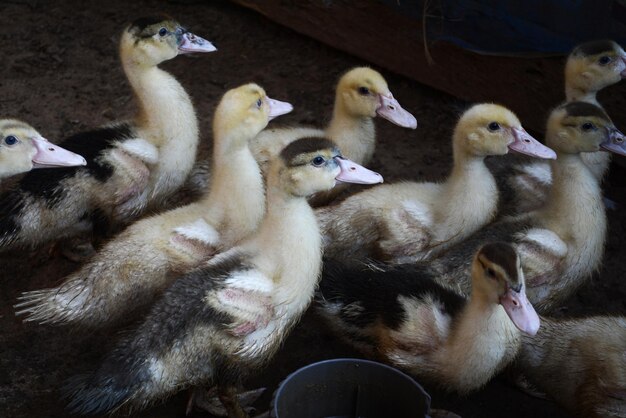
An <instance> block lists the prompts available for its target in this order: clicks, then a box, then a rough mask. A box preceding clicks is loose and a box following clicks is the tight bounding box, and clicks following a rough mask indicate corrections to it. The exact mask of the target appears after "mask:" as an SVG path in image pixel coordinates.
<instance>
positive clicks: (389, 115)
mask: <svg viewBox="0 0 626 418" xmlns="http://www.w3.org/2000/svg"><path fill="white" fill-rule="evenodd" d="M378 99H379V101H380V105H379V106H378V109H376V114H377V115H378V116H381V117H383V118H385V119H387V120H388V121H390V122H393V123H395V124H396V125H398V126H402V127H403V128H411V129H415V128H417V119H415V116H413V115H412V114H410V113H409V112H407V111H406V110H404V109H403V108H402V106H400V103H398V101H397V100H396V99H394V98H393V95H392V94H391V93H389V96H385V95H382V94H379V95H378Z"/></svg>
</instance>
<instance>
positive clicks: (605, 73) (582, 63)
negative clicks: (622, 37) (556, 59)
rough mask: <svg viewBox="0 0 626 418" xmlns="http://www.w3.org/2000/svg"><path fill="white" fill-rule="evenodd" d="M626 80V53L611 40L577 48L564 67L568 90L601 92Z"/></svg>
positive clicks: (586, 44)
mask: <svg viewBox="0 0 626 418" xmlns="http://www.w3.org/2000/svg"><path fill="white" fill-rule="evenodd" d="M625 77H626V52H624V50H623V49H622V47H621V46H619V45H618V44H617V43H616V42H613V41H610V40H603V41H592V42H587V43H584V44H581V45H578V46H577V47H576V48H574V50H573V51H572V52H571V54H570V55H569V57H568V58H567V63H566V64H565V89H566V90H568V89H575V90H580V91H582V92H592V93H595V92H598V91H599V90H602V89H603V88H605V87H608V86H610V85H612V84H615V83H617V82H619V81H620V80H621V79H622V78H625Z"/></svg>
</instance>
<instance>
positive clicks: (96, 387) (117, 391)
mask: <svg viewBox="0 0 626 418" xmlns="http://www.w3.org/2000/svg"><path fill="white" fill-rule="evenodd" d="M65 392H66V394H65V395H66V397H67V398H69V399H70V403H69V404H68V406H67V409H69V410H70V411H71V412H72V413H75V414H82V415H100V414H103V413H107V412H113V411H114V410H116V409H118V408H119V407H121V406H122V405H123V404H124V403H125V402H127V401H129V400H130V399H131V398H132V393H133V391H132V390H131V389H130V387H127V386H126V387H124V386H121V385H119V382H117V381H116V380H115V379H113V378H108V379H99V380H97V378H96V376H92V375H81V376H76V377H74V378H72V379H71V380H70V381H68V382H67V387H66V388H65Z"/></svg>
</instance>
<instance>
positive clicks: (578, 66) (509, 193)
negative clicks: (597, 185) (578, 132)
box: [488, 40, 626, 214]
mask: <svg viewBox="0 0 626 418" xmlns="http://www.w3.org/2000/svg"><path fill="white" fill-rule="evenodd" d="M625 77H626V52H624V50H623V49H622V48H621V47H620V46H619V45H618V44H617V43H615V42H613V41H608V40H607V41H593V42H588V43H584V44H581V45H579V46H577V47H576V48H574V50H573V51H572V52H571V53H570V55H569V57H568V58H567V62H566V64H565V97H566V101H567V102H573V101H579V102H587V103H592V104H594V105H596V106H599V107H600V104H599V103H598V101H597V99H596V95H597V93H598V92H599V91H600V90H602V89H604V88H605V87H608V86H611V85H613V84H616V83H618V82H619V81H620V80H622V79H623V78H625ZM582 158H583V161H584V162H585V164H587V166H588V167H589V169H590V170H591V172H592V173H593V174H594V175H595V176H596V177H597V178H598V179H599V180H602V179H603V177H604V175H605V174H606V172H607V171H608V169H609V165H610V162H611V153H607V152H601V151H599V152H587V153H585V154H583V156H582ZM488 165H489V167H490V168H491V169H492V170H493V171H494V175H495V177H496V179H498V186H499V188H500V189H501V190H502V191H503V196H505V200H504V201H503V202H502V211H503V212H505V213H509V214H511V213H523V212H528V211H530V210H533V209H537V208H540V207H541V206H542V205H543V204H544V203H545V202H546V200H547V199H548V195H549V193H550V187H551V185H552V171H551V170H550V165H549V164H546V163H545V162H542V161H538V160H529V159H524V158H517V157H516V158H514V159H513V161H510V160H509V161H507V160H500V161H497V160H491V161H488Z"/></svg>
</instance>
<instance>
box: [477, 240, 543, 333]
mask: <svg viewBox="0 0 626 418" xmlns="http://www.w3.org/2000/svg"><path fill="white" fill-rule="evenodd" d="M474 292H478V293H479V294H481V295H482V296H483V297H486V298H487V300H488V301H489V302H490V303H499V304H500V305H502V307H503V308H504V310H505V311H506V313H507V315H508V316H509V318H510V319H511V321H512V322H513V323H514V324H515V326H516V327H517V328H518V329H519V330H520V331H522V332H524V333H526V334H529V335H535V334H536V333H537V331H538V330H539V324H540V321H539V316H538V315H537V312H535V309H534V308H533V306H532V305H531V303H530V302H529V301H528V298H527V297H526V285H525V283H524V273H523V271H522V266H521V262H520V259H519V256H518V255H517V252H516V251H515V249H514V248H513V246H511V245H510V244H508V243H506V242H493V243H489V244H485V245H483V246H482V247H481V248H480V249H479V250H478V252H477V253H476V255H475V257H474V262H473V264H472V293H474Z"/></svg>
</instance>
